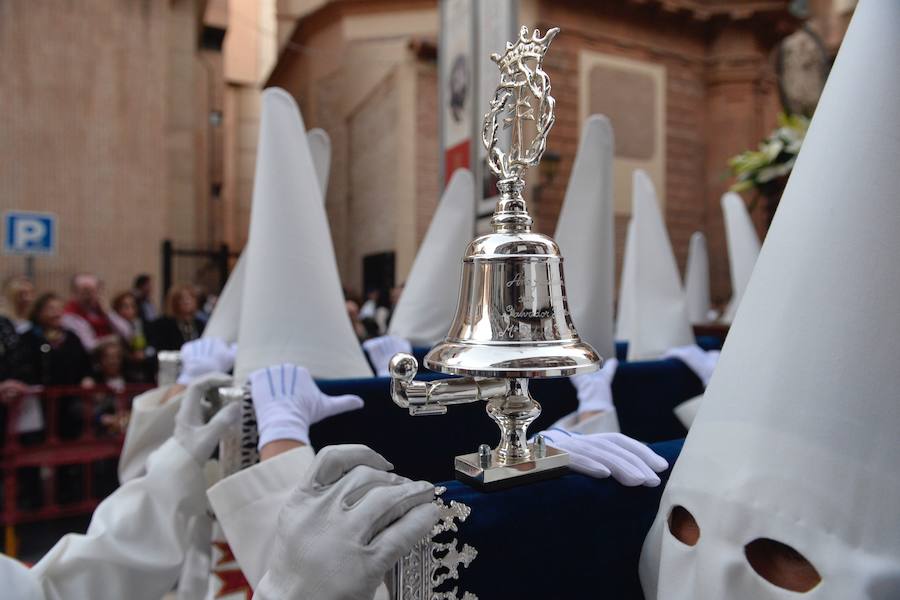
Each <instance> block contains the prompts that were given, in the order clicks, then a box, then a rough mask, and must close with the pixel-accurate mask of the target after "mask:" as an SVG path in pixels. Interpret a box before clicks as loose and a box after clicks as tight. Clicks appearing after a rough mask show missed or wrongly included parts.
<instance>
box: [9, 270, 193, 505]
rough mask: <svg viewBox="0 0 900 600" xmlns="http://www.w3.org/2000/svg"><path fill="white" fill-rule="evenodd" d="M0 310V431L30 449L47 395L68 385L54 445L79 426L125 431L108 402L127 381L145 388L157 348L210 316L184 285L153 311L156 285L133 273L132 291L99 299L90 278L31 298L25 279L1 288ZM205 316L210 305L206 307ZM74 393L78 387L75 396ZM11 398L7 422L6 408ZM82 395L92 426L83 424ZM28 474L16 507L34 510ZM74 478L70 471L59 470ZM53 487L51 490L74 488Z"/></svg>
mask: <svg viewBox="0 0 900 600" xmlns="http://www.w3.org/2000/svg"><path fill="white" fill-rule="evenodd" d="M3 296H4V297H3V300H4V302H3V310H2V313H0V426H2V427H3V431H4V434H5V435H14V436H17V438H18V441H19V443H20V444H22V445H25V446H28V445H33V444H37V443H41V442H42V441H43V440H45V439H46V434H47V432H46V423H45V415H46V414H47V409H48V407H47V406H46V403H47V398H46V396H45V395H43V394H42V391H43V390H45V389H47V388H59V386H70V387H71V388H72V389H73V390H74V391H73V392H71V394H70V393H69V392H68V391H65V392H64V394H65V395H63V396H61V397H58V398H56V399H55V400H54V402H56V411H57V424H56V431H55V432H54V433H55V434H56V435H57V436H59V437H60V438H61V439H73V438H76V437H78V436H79V435H80V434H81V433H82V432H83V431H84V430H85V429H84V428H85V427H94V428H95V432H96V433H97V434H99V435H108V434H115V433H120V432H122V431H124V427H125V425H127V417H128V416H127V414H122V411H121V410H117V405H116V402H115V395H116V394H117V393H123V392H124V391H125V390H126V389H127V386H128V385H129V384H149V383H152V382H153V381H154V378H155V374H156V360H155V356H156V353H157V352H158V351H159V350H177V349H179V348H181V345H182V344H184V343H185V342H188V341H191V340H193V339H196V338H198V337H199V336H200V334H201V333H202V332H203V327H204V324H205V321H204V319H203V317H204V316H205V315H206V314H208V313H206V312H201V311H200V310H198V294H197V292H196V291H195V289H194V288H193V286H189V285H179V286H175V287H173V288H172V289H170V290H169V291H168V292H167V295H166V304H165V310H164V311H163V313H162V314H160V313H159V312H158V310H157V307H156V305H155V303H154V302H153V281H152V279H151V278H150V276H148V275H139V276H138V277H136V278H135V280H134V286H133V289H131V290H124V291H121V292H119V293H116V294H115V295H113V296H112V300H111V301H110V300H109V299H108V297H107V295H106V292H105V289H104V285H103V282H102V280H101V279H100V278H99V277H97V276H96V275H94V274H91V273H79V274H78V275H75V276H74V277H73V278H72V280H71V284H70V289H69V295H68V297H67V298H62V297H60V296H59V295H57V294H56V293H54V292H42V293H37V292H36V290H35V287H34V285H33V283H32V282H31V281H30V280H29V279H27V278H26V277H22V276H16V277H12V278H10V279H8V280H7V281H5V282H4V285H3ZM205 308H207V309H209V306H207V307H205ZM77 390H80V392H78V391H77ZM14 398H15V399H17V404H16V406H17V410H16V414H15V415H14V416H13V415H12V414H11V413H10V412H9V410H8V405H9V401H10V400H12V399H14ZM85 398H90V399H91V400H92V401H93V402H92V405H93V406H92V407H91V408H90V409H89V412H88V413H87V414H89V415H93V423H85V418H84V417H85V414H86V413H85ZM4 439H5V438H4ZM33 471H34V470H28V472H23V473H21V474H20V476H19V480H20V498H19V503H20V504H21V505H24V506H26V507H27V506H34V505H36V504H39V503H40V500H39V499H37V498H39V496H40V494H39V493H38V491H37V489H38V488H39V485H38V484H39V482H38V481H37V474H36V473H35V472H33ZM58 475H60V476H62V477H79V476H80V475H79V474H77V473H74V474H73V473H67V472H66V470H65V469H64V470H62V472H60V473H58ZM77 487H78V486H76V485H65V482H62V481H61V482H59V485H57V489H76V488H77Z"/></svg>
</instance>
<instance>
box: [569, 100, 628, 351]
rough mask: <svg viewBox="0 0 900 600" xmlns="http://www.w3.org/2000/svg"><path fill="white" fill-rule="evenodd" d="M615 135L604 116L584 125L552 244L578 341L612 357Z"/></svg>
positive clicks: (613, 343) (613, 342) (613, 341)
mask: <svg viewBox="0 0 900 600" xmlns="http://www.w3.org/2000/svg"><path fill="white" fill-rule="evenodd" d="M612 165H613V131H612V125H610V123H609V119H607V118H606V117H605V116H603V115H592V116H591V117H589V118H588V119H587V121H585V123H584V128H583V129H582V131H581V142H580V143H579V144H578V152H577V153H576V154H575V164H574V165H573V167H572V175H571V176H570V177H569V186H568V187H567V188H566V197H565V200H564V201H563V205H562V210H561V211H560V213H559V221H558V222H557V224H556V235H555V236H554V239H555V241H556V243H557V244H558V245H559V248H560V251H561V252H562V256H563V259H564V261H565V263H564V270H565V276H566V296H567V298H568V304H569V312H570V313H571V315H572V321H573V322H574V323H575V327H576V328H577V329H578V335H579V336H580V337H581V339H582V340H584V341H586V342H587V343H588V344H590V345H591V346H593V347H594V349H595V350H596V351H597V352H599V353H600V355H601V356H605V357H613V356H615V340H614V338H613V295H614V291H613V289H614V286H615V240H614V231H615V230H614V227H613V219H614V216H613V170H612Z"/></svg>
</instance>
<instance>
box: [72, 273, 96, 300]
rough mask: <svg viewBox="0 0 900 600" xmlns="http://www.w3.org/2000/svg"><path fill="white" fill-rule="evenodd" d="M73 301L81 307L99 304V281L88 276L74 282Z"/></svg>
mask: <svg viewBox="0 0 900 600" xmlns="http://www.w3.org/2000/svg"><path fill="white" fill-rule="evenodd" d="M74 288H75V289H74V292H75V300H76V301H77V302H78V303H79V304H81V305H82V306H89V307H93V306H96V305H97V304H99V302H100V281H99V280H98V279H97V278H96V277H93V276H90V275H82V276H81V277H79V278H78V279H76V280H75V286H74Z"/></svg>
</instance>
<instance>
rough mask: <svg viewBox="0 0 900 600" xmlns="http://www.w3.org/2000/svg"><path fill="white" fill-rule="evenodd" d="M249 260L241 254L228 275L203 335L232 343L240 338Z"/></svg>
mask: <svg viewBox="0 0 900 600" xmlns="http://www.w3.org/2000/svg"><path fill="white" fill-rule="evenodd" d="M246 264H247V261H246V260H244V255H243V254H241V256H240V258H238V261H237V264H235V265H234V269H232V271H231V275H229V276H228V281H226V282H225V287H224V288H222V293H221V294H219V300H218V301H217V302H216V306H215V308H213V311H212V314H211V315H210V316H209V322H208V323H207V324H206V327H205V328H204V329H203V337H215V338H219V339H220V340H222V341H224V342H227V343H229V344H230V343H232V342H236V341H237V339H238V328H239V324H240V322H241V298H242V296H243V294H244V271H245V267H246Z"/></svg>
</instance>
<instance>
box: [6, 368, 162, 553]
mask: <svg viewBox="0 0 900 600" xmlns="http://www.w3.org/2000/svg"><path fill="white" fill-rule="evenodd" d="M152 387H153V386H152V385H149V384H142V385H129V386H126V387H125V389H123V390H120V391H116V390H114V389H112V388H108V387H106V386H95V387H93V388H91V389H84V388H81V387H78V386H67V387H47V388H44V390H43V391H42V392H41V394H40V395H39V396H38V399H39V401H40V404H41V408H42V413H43V420H44V427H43V429H42V430H41V431H42V435H41V436H36V435H31V436H30V437H31V438H36V437H37V438H39V439H29V440H28V443H23V435H22V434H20V433H19V432H17V431H16V428H17V424H18V422H19V415H20V414H22V410H23V407H24V405H25V402H26V401H27V400H28V398H27V397H26V396H20V397H14V398H12V399H11V400H9V401H7V402H5V403H4V404H5V406H6V431H5V432H4V437H3V447H2V449H0V457H2V477H3V492H4V493H3V511H2V515H0V520H2V523H3V525H4V527H5V528H6V553H7V554H14V553H15V545H16V544H15V532H14V529H13V528H14V527H15V526H16V525H18V524H22V523H29V522H34V521H41V520H46V519H54V518H59V517H66V516H74V515H84V514H90V513H92V512H93V510H94V508H95V507H96V506H97V504H98V503H99V502H100V500H102V498H95V497H94V489H93V483H94V477H93V475H94V473H93V465H94V464H95V463H96V462H98V461H103V460H107V459H117V458H118V457H119V453H120V452H121V449H122V442H123V440H124V437H125V432H124V427H123V428H121V429H120V430H113V431H107V430H105V428H103V429H104V431H98V428H100V423H99V412H98V409H99V408H100V407H101V406H103V405H106V406H107V407H108V408H111V409H112V410H113V414H114V415H115V416H116V417H120V419H119V420H121V421H124V419H121V417H125V416H127V414H128V413H129V412H130V410H131V401H132V399H133V398H134V397H135V396H137V395H138V394H140V393H142V392H144V391H146V390H148V389H151V388H152ZM32 397H34V396H32ZM73 411H77V413H76V414H78V413H80V416H81V418H80V421H81V423H80V426H77V423H75V424H74V425H75V426H73V423H71V422H68V421H67V417H71V416H72V413H73ZM64 413H67V414H64ZM63 431H64V432H65V433H71V434H74V435H71V436H66V437H63V436H62V435H61V432H63ZM67 465H82V466H83V474H82V476H81V485H82V490H81V496H80V498H81V500H79V501H77V502H72V503H65V504H61V503H58V502H57V495H56V491H57V490H56V473H57V469H58V468H59V467H61V466H67ZM29 467H34V468H38V469H41V470H42V471H44V470H45V469H50V470H51V471H52V472H51V476H49V477H40V481H41V488H42V491H43V494H42V496H43V498H42V504H41V506H39V507H38V508H33V509H21V508H19V502H18V496H19V483H20V481H19V475H20V473H21V471H20V470H21V469H27V468H29ZM44 472H46V471H44ZM11 546H12V547H11Z"/></svg>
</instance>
